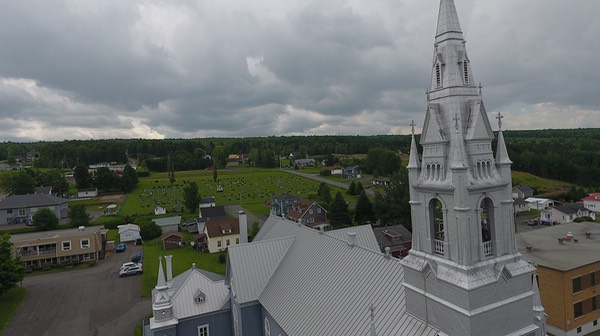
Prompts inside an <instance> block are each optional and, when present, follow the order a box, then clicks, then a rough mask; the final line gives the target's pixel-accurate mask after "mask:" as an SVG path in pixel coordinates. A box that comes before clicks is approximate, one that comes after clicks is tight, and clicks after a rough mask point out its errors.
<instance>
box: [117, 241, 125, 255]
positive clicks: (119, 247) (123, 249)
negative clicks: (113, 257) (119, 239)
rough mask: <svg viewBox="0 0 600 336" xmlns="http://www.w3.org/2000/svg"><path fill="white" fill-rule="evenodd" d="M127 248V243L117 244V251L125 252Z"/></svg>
mask: <svg viewBox="0 0 600 336" xmlns="http://www.w3.org/2000/svg"><path fill="white" fill-rule="evenodd" d="M126 248H127V246H126V245H125V243H119V245H117V249H116V251H117V253H118V252H125V249H126Z"/></svg>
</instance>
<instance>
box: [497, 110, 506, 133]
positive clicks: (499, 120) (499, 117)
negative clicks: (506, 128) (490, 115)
mask: <svg viewBox="0 0 600 336" xmlns="http://www.w3.org/2000/svg"><path fill="white" fill-rule="evenodd" d="M502 118H504V116H503V115H502V114H501V113H500V112H498V116H496V119H498V129H499V130H502Z"/></svg>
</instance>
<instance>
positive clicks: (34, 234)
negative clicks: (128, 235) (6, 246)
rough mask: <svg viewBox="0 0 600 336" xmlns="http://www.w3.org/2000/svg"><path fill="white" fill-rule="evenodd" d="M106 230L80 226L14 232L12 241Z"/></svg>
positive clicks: (78, 234)
mask: <svg viewBox="0 0 600 336" xmlns="http://www.w3.org/2000/svg"><path fill="white" fill-rule="evenodd" d="M102 230H105V231H107V232H108V230H107V229H104V227H102V226H86V227H85V228H84V229H83V230H80V229H79V228H73V229H65V230H52V231H40V232H31V233H20V234H13V235H11V236H10V241H11V242H13V243H17V242H23V241H31V240H38V239H39V240H41V239H58V238H65V237H76V236H81V235H84V234H91V233H96V232H98V231H102Z"/></svg>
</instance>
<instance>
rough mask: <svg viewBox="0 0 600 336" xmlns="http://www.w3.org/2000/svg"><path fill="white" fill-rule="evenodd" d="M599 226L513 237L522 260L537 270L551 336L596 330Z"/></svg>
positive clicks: (550, 229)
mask: <svg viewBox="0 0 600 336" xmlns="http://www.w3.org/2000/svg"><path fill="white" fill-rule="evenodd" d="M597 226H598V224H597V223H589V222H583V223H568V224H564V225H556V226H551V227H545V228H542V229H539V230H533V231H527V232H522V233H520V234H519V235H518V236H517V244H518V248H519V251H520V252H521V254H522V255H523V258H524V259H526V260H528V261H529V262H531V263H534V264H535V265H536V266H537V274H538V282H539V289H540V293H541V301H542V305H543V306H544V307H545V309H546V313H547V314H548V320H547V323H548V325H547V330H548V332H549V334H550V333H551V334H552V335H555V336H567V335H587V334H588V333H592V332H594V331H595V332H596V333H598V330H600V325H598V320H600V309H598V308H600V306H599V305H598V302H597V301H598V296H597V290H598V285H600V249H599V248H598V240H599V239H600V231H598V228H597ZM557 238H558V239H557ZM594 335H595V334H594Z"/></svg>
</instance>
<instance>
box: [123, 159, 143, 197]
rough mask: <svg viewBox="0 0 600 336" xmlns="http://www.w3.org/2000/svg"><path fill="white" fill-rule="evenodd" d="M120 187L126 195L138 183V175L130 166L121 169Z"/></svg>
mask: <svg viewBox="0 0 600 336" xmlns="http://www.w3.org/2000/svg"><path fill="white" fill-rule="evenodd" d="M119 182H120V186H121V190H123V192H125V193H128V192H130V191H131V190H133V188H135V186H136V185H137V184H138V183H139V180H138V175H137V172H136V171H135V169H133V168H132V167H131V166H130V165H125V168H124V169H123V176H121V179H120V181H119Z"/></svg>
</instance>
